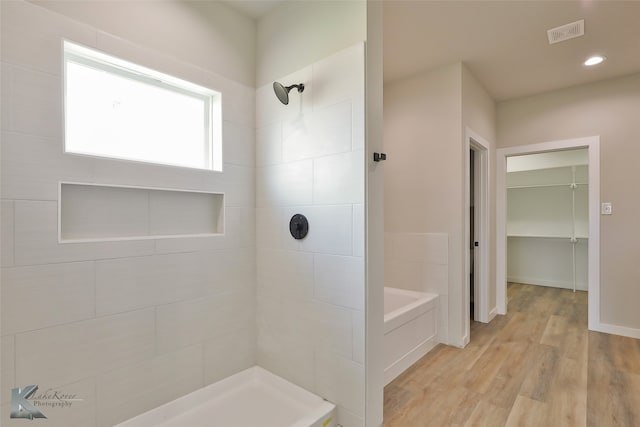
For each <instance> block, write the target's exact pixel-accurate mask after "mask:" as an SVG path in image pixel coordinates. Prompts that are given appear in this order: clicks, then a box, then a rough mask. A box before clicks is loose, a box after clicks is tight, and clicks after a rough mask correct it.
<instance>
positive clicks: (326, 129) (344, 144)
mask: <svg viewBox="0 0 640 427" xmlns="http://www.w3.org/2000/svg"><path fill="white" fill-rule="evenodd" d="M351 116H352V112H351V102H350V101H345V102H342V103H340V104H337V105H333V106H330V107H326V108H322V109H320V110H318V111H314V112H313V113H311V114H305V115H300V116H297V117H295V118H294V119H292V120H287V121H284V122H283V125H282V126H283V128H282V159H283V161H284V162H291V161H296V160H301V159H308V158H315V157H320V156H326V155H330V154H336V153H344V152H347V151H351V147H352V141H351V139H352V129H351Z"/></svg>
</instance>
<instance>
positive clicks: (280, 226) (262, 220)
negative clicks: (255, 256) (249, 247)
mask: <svg viewBox="0 0 640 427" xmlns="http://www.w3.org/2000/svg"><path fill="white" fill-rule="evenodd" d="M289 220H290V218H286V220H285V217H284V215H283V213H282V209H280V208H275V207H269V208H256V247H258V248H277V249H281V248H283V242H284V238H285V233H288V232H289Z"/></svg>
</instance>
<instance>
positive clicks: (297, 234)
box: [289, 214, 309, 240]
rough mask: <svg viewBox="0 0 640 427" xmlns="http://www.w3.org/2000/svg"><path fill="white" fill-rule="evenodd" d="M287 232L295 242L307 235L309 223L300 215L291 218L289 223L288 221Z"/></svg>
mask: <svg viewBox="0 0 640 427" xmlns="http://www.w3.org/2000/svg"><path fill="white" fill-rule="evenodd" d="M289 232H290V233H291V235H292V236H293V238H294V239H296V240H300V239H304V238H305V237H306V236H307V233H309V221H307V217H305V216H304V215H302V214H295V215H294V216H292V217H291V221H289Z"/></svg>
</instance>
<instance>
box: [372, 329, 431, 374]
mask: <svg viewBox="0 0 640 427" xmlns="http://www.w3.org/2000/svg"><path fill="white" fill-rule="evenodd" d="M437 344H438V341H437V340H436V336H435V335H432V336H431V337H429V338H427V339H426V340H424V341H423V342H421V343H420V344H418V345H417V346H415V347H414V348H413V349H411V350H410V351H408V352H407V353H406V354H405V355H404V356H402V357H401V358H399V359H398V360H396V361H395V362H393V363H392V364H391V365H389V366H387V367H386V368H385V369H384V385H387V384H389V383H390V382H391V381H393V380H394V379H396V378H397V377H398V376H399V375H400V374H401V373H403V372H404V371H406V370H407V369H409V368H410V367H411V366H413V364H414V363H416V362H417V361H418V360H420V359H421V358H422V357H423V356H424V355H425V354H427V353H429V352H430V351H431V350H432V349H433V348H434V347H435V346H436V345H437Z"/></svg>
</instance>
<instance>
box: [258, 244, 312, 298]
mask: <svg viewBox="0 0 640 427" xmlns="http://www.w3.org/2000/svg"><path fill="white" fill-rule="evenodd" d="M257 271H259V272H260V275H259V276H258V281H257V288H258V291H259V292H266V293H269V294H273V295H284V296H286V297H287V298H294V299H301V300H308V299H309V298H311V297H312V296H313V254H310V253H305V252H297V251H281V250H275V249H258V250H257Z"/></svg>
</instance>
